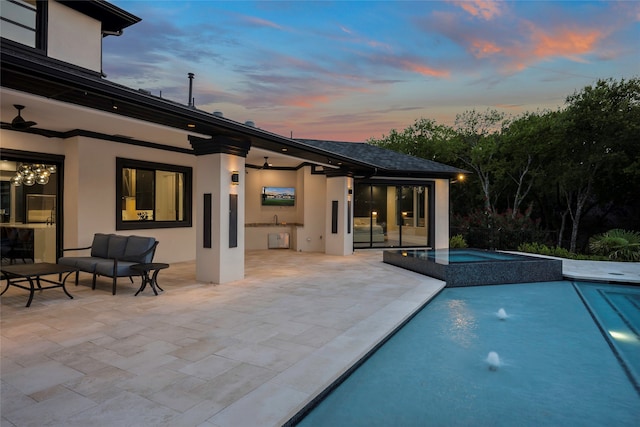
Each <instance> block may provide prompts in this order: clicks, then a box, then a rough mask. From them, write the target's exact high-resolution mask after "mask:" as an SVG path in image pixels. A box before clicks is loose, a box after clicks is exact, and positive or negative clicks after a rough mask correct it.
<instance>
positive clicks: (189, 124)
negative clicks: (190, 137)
mask: <svg viewBox="0 0 640 427" xmlns="http://www.w3.org/2000/svg"><path fill="white" fill-rule="evenodd" d="M187 127H188V128H191V129H193V128H194V127H196V125H195V124H194V123H187Z"/></svg>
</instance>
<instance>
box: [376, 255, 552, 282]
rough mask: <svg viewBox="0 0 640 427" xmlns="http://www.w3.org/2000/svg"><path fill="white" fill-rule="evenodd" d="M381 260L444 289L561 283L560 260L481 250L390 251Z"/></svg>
mask: <svg viewBox="0 0 640 427" xmlns="http://www.w3.org/2000/svg"><path fill="white" fill-rule="evenodd" d="M382 260H383V261H384V262H386V263H387V264H391V265H395V266H397V267H402V268H405V269H407V270H411V271H415V272H417V273H421V274H424V275H426V276H431V277H435V278H436V279H440V280H444V281H445V282H446V283H447V287H456V286H474V285H498V284H505V283H531V282H546V281H557V280H562V261H561V260H558V259H549V258H540V257H533V256H527V255H520V254H512V253H505V252H496V251H487V250H480V249H435V250H423V249H413V250H390V251H384V252H383V253H382Z"/></svg>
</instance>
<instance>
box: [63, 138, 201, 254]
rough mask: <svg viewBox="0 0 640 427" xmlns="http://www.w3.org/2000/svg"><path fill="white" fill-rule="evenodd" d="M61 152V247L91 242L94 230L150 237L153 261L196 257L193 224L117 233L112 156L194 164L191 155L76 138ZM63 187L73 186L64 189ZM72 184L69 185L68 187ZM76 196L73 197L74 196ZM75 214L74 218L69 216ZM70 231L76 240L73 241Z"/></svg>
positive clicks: (114, 173) (67, 142) (114, 166)
mask: <svg viewBox="0 0 640 427" xmlns="http://www.w3.org/2000/svg"><path fill="white" fill-rule="evenodd" d="M64 144H65V153H68V157H67V158H66V159H65V160H66V161H65V195H64V196H65V205H64V206H65V210H64V213H65V236H64V238H65V246H66V247H73V246H74V245H76V244H78V245H79V246H83V245H85V244H86V245H88V244H90V243H91V240H92V238H93V234H94V233H98V232H100V233H117V234H126V235H134V234H135V235H138V236H153V237H155V238H156V239H157V240H158V241H159V242H160V244H159V245H158V249H157V251H156V256H155V260H156V261H158V262H168V263H171V262H181V261H191V260H194V259H195V247H194V244H193V242H194V239H195V224H194V225H193V226H192V227H191V228H184V227H181V228H166V229H165V228H156V229H147V230H118V231H116V217H115V215H116V188H115V182H116V157H124V158H128V159H135V160H143V161H149V162H157V163H168V164H172V165H178V166H189V167H195V158H194V157H193V156H190V155H187V154H180V153H174V152H167V151H163V150H155V149H149V148H144V147H137V146H132V145H129V144H119V143H114V142H111V141H102V140H96V139H93V138H86V137H75V138H70V139H67V140H65V141H64ZM67 186H74V187H77V190H76V191H67ZM71 188H72V187H69V190H71ZM74 194H75V195H77V199H76V200H73V198H75V196H74ZM73 212H77V218H76V219H75V221H73V222H72V221H71V220H70V219H68V218H67V215H68V214H72V213H73ZM74 235H77V240H78V241H74Z"/></svg>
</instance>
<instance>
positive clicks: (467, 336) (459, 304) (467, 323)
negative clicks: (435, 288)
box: [447, 299, 478, 348]
mask: <svg viewBox="0 0 640 427" xmlns="http://www.w3.org/2000/svg"><path fill="white" fill-rule="evenodd" d="M447 308H448V311H449V317H450V318H451V325H450V326H451V329H450V330H449V335H450V337H451V339H452V340H453V341H454V342H456V343H458V344H459V345H461V346H463V347H466V348H468V347H470V346H471V345H472V344H473V341H474V340H475V339H476V338H477V335H476V333H475V331H476V329H477V328H478V322H477V319H476V318H475V316H474V315H473V312H471V311H470V310H469V308H468V307H467V303H466V302H465V301H464V300H459V299H453V300H450V301H448V303H447Z"/></svg>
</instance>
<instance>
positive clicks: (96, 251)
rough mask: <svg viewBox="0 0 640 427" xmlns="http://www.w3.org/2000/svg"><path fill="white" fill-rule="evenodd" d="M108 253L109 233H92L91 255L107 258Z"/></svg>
mask: <svg viewBox="0 0 640 427" xmlns="http://www.w3.org/2000/svg"><path fill="white" fill-rule="evenodd" d="M108 253H109V235H108V234H103V233H96V234H94V235H93V243H91V256H93V257H100V258H107V256H108Z"/></svg>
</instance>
